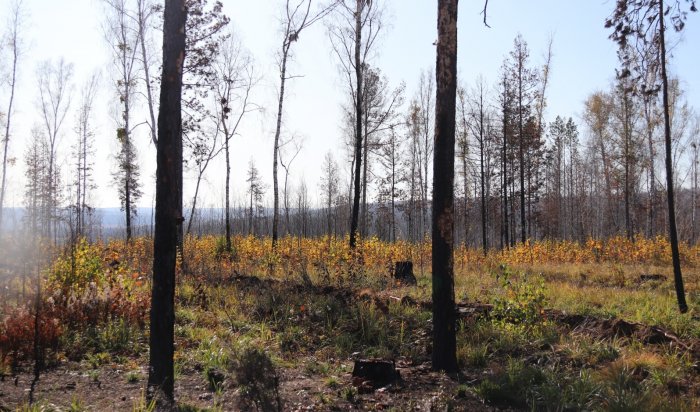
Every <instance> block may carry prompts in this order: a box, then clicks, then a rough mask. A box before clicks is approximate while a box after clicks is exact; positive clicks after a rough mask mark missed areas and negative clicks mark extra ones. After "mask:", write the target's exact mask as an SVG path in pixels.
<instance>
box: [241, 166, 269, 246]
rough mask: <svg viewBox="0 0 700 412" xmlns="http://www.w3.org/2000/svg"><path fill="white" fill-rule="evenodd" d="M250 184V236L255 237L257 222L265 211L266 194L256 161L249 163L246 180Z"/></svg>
mask: <svg viewBox="0 0 700 412" xmlns="http://www.w3.org/2000/svg"><path fill="white" fill-rule="evenodd" d="M245 181H246V183H248V196H249V198H250V203H249V206H248V235H249V236H250V235H255V232H256V230H255V221H256V218H257V217H258V216H259V215H260V214H261V212H262V210H263V206H262V198H263V195H264V194H265V186H264V185H263V183H262V180H261V179H260V172H259V171H258V168H257V167H255V161H254V160H253V159H250V162H249V163H248V174H247V177H246V179H245Z"/></svg>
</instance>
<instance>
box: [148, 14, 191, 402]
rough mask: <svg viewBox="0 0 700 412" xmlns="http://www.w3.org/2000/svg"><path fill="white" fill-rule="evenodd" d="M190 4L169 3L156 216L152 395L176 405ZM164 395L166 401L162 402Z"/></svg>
mask: <svg viewBox="0 0 700 412" xmlns="http://www.w3.org/2000/svg"><path fill="white" fill-rule="evenodd" d="M186 21H187V6H186V1H185V0H166V1H165V8H164V20H163V73H162V83H161V89H160V109H159V113H158V144H157V169H156V207H155V209H156V217H155V234H154V241H153V287H152V292H151V314H150V320H151V323H150V339H149V344H150V351H149V355H150V356H149V374H148V393H149V396H150V397H156V399H159V400H161V401H162V402H164V403H165V404H170V405H172V403H173V400H174V396H173V389H174V379H175V376H174V362H173V356H174V353H175V346H174V324H175V266H176V260H177V243H178V232H179V228H180V227H181V225H182V223H183V220H184V219H183V218H182V113H181V105H182V101H181V100H182V68H183V62H184V59H185V37H186V34H185V27H186V26H185V23H186ZM161 396H162V398H161Z"/></svg>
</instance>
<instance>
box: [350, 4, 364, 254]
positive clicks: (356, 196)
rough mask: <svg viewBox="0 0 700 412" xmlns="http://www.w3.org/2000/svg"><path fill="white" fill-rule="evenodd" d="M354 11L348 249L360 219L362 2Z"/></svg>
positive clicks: (354, 242) (353, 244) (353, 239)
mask: <svg viewBox="0 0 700 412" xmlns="http://www.w3.org/2000/svg"><path fill="white" fill-rule="evenodd" d="M356 3H357V8H356V10H355V79H356V80H355V87H356V88H357V90H356V92H355V93H356V99H355V173H354V178H355V182H354V187H353V192H354V193H353V198H352V218H351V220H350V248H351V249H354V248H355V246H356V245H357V226H358V221H359V217H360V172H361V170H362V169H361V166H362V165H361V163H362V160H361V159H362V104H363V103H362V98H363V96H362V74H363V73H362V71H363V69H364V68H363V65H362V56H361V48H362V8H363V5H364V1H363V0H356Z"/></svg>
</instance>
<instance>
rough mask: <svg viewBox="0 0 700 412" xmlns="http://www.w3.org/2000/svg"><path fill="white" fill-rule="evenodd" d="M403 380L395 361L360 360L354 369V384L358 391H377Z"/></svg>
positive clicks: (356, 362)
mask: <svg viewBox="0 0 700 412" xmlns="http://www.w3.org/2000/svg"><path fill="white" fill-rule="evenodd" d="M399 379H401V375H400V374H399V371H397V370H396V365H395V364H394V362H393V361H387V360H377V359H358V360H356V361H355V366H354V367H353V369H352V382H353V385H354V386H356V387H357V388H358V390H363V391H364V392H366V391H370V390H375V389H378V388H381V387H384V386H386V385H389V384H390V383H393V382H396V381H397V380H399Z"/></svg>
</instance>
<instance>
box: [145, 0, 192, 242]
mask: <svg viewBox="0 0 700 412" xmlns="http://www.w3.org/2000/svg"><path fill="white" fill-rule="evenodd" d="M143 7H144V3H143V0H140V1H139V4H138V8H139V11H138V24H139V40H140V41H139V43H140V46H141V59H142V60H143V80H144V83H145V86H146V103H148V115H149V117H150V119H151V123H149V128H150V132H151V141H152V142H153V144H154V145H157V144H158V135H157V131H156V116H155V110H154V107H153V106H154V104H153V93H152V91H151V76H150V73H149V67H148V55H147V54H146V30H145V28H146V24H148V21H147V20H148V19H147V18H146V16H145V15H144V10H143ZM188 232H189V230H188Z"/></svg>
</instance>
